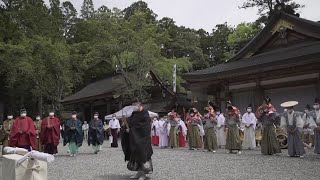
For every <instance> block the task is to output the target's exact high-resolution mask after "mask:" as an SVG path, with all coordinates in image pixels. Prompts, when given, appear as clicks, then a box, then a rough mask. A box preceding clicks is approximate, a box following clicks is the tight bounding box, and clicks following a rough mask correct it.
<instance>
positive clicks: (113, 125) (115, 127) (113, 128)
mask: <svg viewBox="0 0 320 180" xmlns="http://www.w3.org/2000/svg"><path fill="white" fill-rule="evenodd" d="M109 128H110V132H111V136H112V142H111V147H113V148H117V147H118V133H119V131H120V123H119V120H118V119H117V118H116V115H115V114H113V115H112V119H111V120H110V121H109Z"/></svg>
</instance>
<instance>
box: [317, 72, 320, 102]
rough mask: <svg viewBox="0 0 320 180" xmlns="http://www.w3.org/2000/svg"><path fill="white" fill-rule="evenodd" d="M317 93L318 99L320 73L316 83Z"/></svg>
mask: <svg viewBox="0 0 320 180" xmlns="http://www.w3.org/2000/svg"><path fill="white" fill-rule="evenodd" d="M316 91H317V97H320V72H319V74H318V79H317V82H316Z"/></svg>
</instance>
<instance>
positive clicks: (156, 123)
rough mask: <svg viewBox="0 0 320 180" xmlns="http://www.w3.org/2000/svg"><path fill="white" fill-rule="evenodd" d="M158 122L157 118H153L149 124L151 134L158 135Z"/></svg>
mask: <svg viewBox="0 0 320 180" xmlns="http://www.w3.org/2000/svg"><path fill="white" fill-rule="evenodd" d="M158 124H159V121H158V120H155V121H153V123H152V125H151V129H153V130H151V136H159V128H158V126H159V125H158Z"/></svg>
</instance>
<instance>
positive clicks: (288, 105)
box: [280, 101, 299, 108]
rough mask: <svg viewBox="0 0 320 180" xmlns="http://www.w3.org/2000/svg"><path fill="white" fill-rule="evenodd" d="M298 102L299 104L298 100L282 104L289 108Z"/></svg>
mask: <svg viewBox="0 0 320 180" xmlns="http://www.w3.org/2000/svg"><path fill="white" fill-rule="evenodd" d="M297 104H299V102H298V101H287V102H284V103H282V104H281V105H280V106H281V107H284V108H288V107H293V106H296V105H297Z"/></svg>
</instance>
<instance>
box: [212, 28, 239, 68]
mask: <svg viewBox="0 0 320 180" xmlns="http://www.w3.org/2000/svg"><path fill="white" fill-rule="evenodd" d="M232 32H233V28H232V27H231V26H229V25H228V24H227V23H224V24H218V25H216V27H215V28H214V29H213V30H212V34H211V36H212V41H211V42H212V46H211V47H209V49H210V54H211V56H212V57H211V58H210V65H211V66H213V65H217V64H220V63H223V62H225V61H226V60H227V59H228V58H229V57H226V54H225V53H226V52H230V51H231V47H230V46H229V44H228V37H229V35H230V34H231V33H232Z"/></svg>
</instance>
